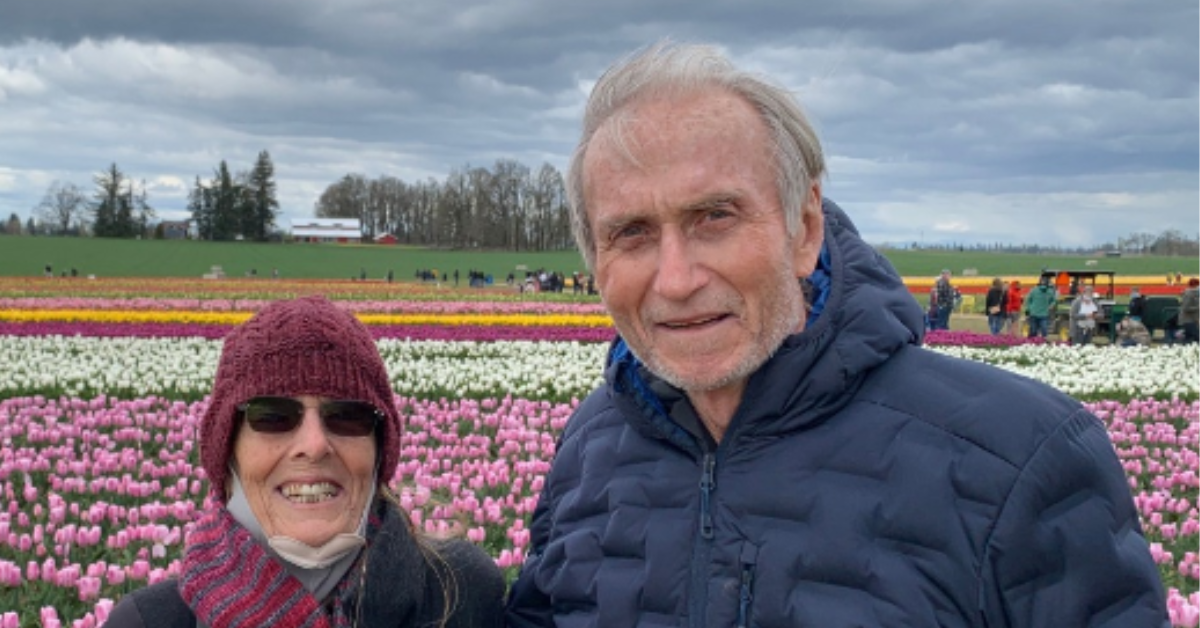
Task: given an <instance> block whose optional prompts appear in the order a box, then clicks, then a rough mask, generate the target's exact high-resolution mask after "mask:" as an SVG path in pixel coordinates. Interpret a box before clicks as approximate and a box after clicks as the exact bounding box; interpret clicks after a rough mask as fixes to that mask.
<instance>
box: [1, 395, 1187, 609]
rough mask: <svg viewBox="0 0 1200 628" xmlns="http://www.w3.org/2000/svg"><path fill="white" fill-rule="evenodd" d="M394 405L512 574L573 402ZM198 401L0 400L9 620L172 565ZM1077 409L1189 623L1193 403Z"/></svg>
mask: <svg viewBox="0 0 1200 628" xmlns="http://www.w3.org/2000/svg"><path fill="white" fill-rule="evenodd" d="M396 403H397V406H398V408H399V409H400V411H401V413H402V414H403V415H404V416H405V420H406V430H405V435H404V436H403V438H402V442H401V448H402V455H401V460H402V462H401V465H400V468H399V469H398V471H397V474H396V476H395V477H394V478H392V480H391V482H390V484H391V485H392V487H393V488H394V490H395V491H396V492H397V493H398V494H399V496H400V502H401V504H402V506H403V507H404V508H406V509H408V511H409V513H410V514H411V516H412V517H413V519H414V521H415V522H417V524H418V525H420V526H422V527H423V528H424V529H426V530H428V531H430V532H435V533H436V532H439V531H442V532H445V531H449V530H451V529H457V530H458V531H459V532H460V533H463V534H465V535H466V536H467V537H468V538H470V539H472V540H473V541H475V542H477V543H479V544H481V545H482V546H483V547H484V548H485V549H486V550H487V551H488V552H489V553H490V554H491V555H492V556H494V557H495V558H496V560H497V563H498V564H499V565H500V566H501V567H503V568H505V569H506V570H508V572H509V575H510V577H511V576H512V575H513V574H514V573H515V571H516V569H518V568H519V566H520V565H521V563H522V562H523V560H524V557H525V554H526V552H527V550H528V544H529V530H528V528H527V526H526V522H527V520H528V517H529V516H530V515H531V513H532V511H533V508H534V507H535V505H536V499H537V495H538V493H539V492H540V489H541V486H542V483H543V481H544V476H545V473H546V472H547V470H548V468H549V461H550V460H551V458H552V456H553V453H554V446H555V442H556V438H557V436H558V434H559V432H560V431H561V430H562V428H563V426H564V425H565V423H566V421H567V419H568V417H569V416H570V413H571V412H572V410H573V409H574V407H575V405H576V403H575V402H570V403H555V402H549V401H544V400H537V399H528V398H519V399H518V398H511V397H506V398H500V399H484V400H479V401H476V400H467V399H463V400H455V401H446V400H439V401H428V400H421V399H418V398H414V397H398V398H397V400H396ZM206 405H207V400H201V401H196V402H191V403H185V402H181V401H171V400H168V399H165V398H161V397H154V396H149V397H143V398H136V399H130V400H119V399H115V398H109V397H103V396H100V397H95V398H91V399H85V398H77V397H62V398H59V399H47V398H43V397H36V396H35V397H17V398H11V399H7V400H5V401H0V440H3V443H4V452H5V453H4V454H2V455H0V550H2V551H0V556H2V557H3V558H0V599H4V600H11V601H12V602H13V604H14V606H12V607H10V608H14V609H26V613H27V614H25V615H22V616H21V617H20V618H19V620H20V621H22V622H24V624H25V625H33V623H32V620H33V617H32V615H33V613H35V612H36V610H35V609H45V608H51V609H56V610H54V611H53V613H54V616H55V618H57V619H60V620H63V621H68V622H72V623H73V622H80V623H78V624H76V625H94V624H95V623H96V622H98V621H102V620H103V619H104V616H105V615H106V613H107V611H108V610H109V609H110V608H111V606H112V602H113V600H116V599H119V598H120V596H121V595H123V594H125V593H127V592H129V591H130V590H132V589H134V588H137V587H141V586H144V585H146V584H148V583H153V582H157V581H159V580H161V579H163V578H167V577H170V576H172V575H174V574H176V573H178V570H179V565H180V554H181V549H182V544H183V540H184V538H185V537H186V535H187V533H188V530H189V527H190V525H191V522H192V520H193V518H194V517H195V515H196V513H197V511H198V510H199V509H201V508H202V507H203V505H204V504H203V496H204V495H205V494H206V492H207V489H206V485H205V483H206V479H205V477H204V473H203V471H202V470H201V469H200V467H199V466H198V463H197V460H196V435H197V430H198V422H199V418H200V417H201V416H202V414H203V412H204V409H205V408H206ZM1088 406H1089V408H1090V409H1091V410H1092V411H1093V412H1095V413H1096V414H1097V416H1099V417H1100V418H1101V419H1102V420H1103V421H1104V422H1105V424H1106V425H1107V427H1108V430H1109V433H1110V435H1111V437H1112V439H1113V442H1114V446H1115V447H1116V450H1117V453H1118V456H1119V457H1120V459H1121V461H1122V463H1123V465H1124V467H1125V470H1126V472H1127V474H1128V475H1129V478H1130V485H1131V490H1132V491H1133V494H1134V500H1135V503H1136V504H1137V507H1138V509H1139V511H1140V514H1141V517H1142V521H1143V526H1144V529H1145V531H1146V534H1147V535H1148V537H1149V538H1150V539H1151V542H1152V553H1153V555H1154V558H1155V560H1156V562H1158V564H1159V565H1160V569H1161V573H1162V577H1163V581H1164V583H1165V585H1166V586H1167V588H1168V591H1169V596H1170V603H1171V605H1172V607H1173V609H1174V614H1173V621H1174V625H1178V626H1195V625H1196V617H1197V613H1198V612H1200V610H1198V609H1200V599H1198V598H1197V594H1196V589H1197V582H1198V581H1200V562H1198V560H1197V552H1196V546H1197V542H1198V539H1200V532H1198V531H1200V520H1198V513H1197V506H1196V503H1195V502H1194V500H1195V493H1196V490H1197V486H1198V484H1197V477H1198V476H1197V455H1196V452H1195V449H1196V446H1197V444H1198V440H1200V433H1198V425H1200V402H1197V401H1192V402H1182V401H1156V400H1149V399H1139V400H1134V401H1131V402H1128V403H1121V402H1116V401H1099V402H1092V403H1089V404H1088ZM2 610H7V609H2ZM43 612H45V611H43ZM39 617H41V616H39ZM89 619H90V621H91V623H90V624H89V623H88V622H89ZM43 625H46V623H45V622H44V621H43Z"/></svg>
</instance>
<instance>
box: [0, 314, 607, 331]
mask: <svg viewBox="0 0 1200 628" xmlns="http://www.w3.org/2000/svg"><path fill="white" fill-rule="evenodd" d="M253 315H254V313H253V312H198V311H143V310H108V311H100V310H0V322H10V323H44V322H80V323H133V324H140V323H183V324H186V325H240V324H241V323H244V322H246V321H247V320H249V319H250V317H251V316H253ZM358 319H359V320H361V321H362V322H363V323H365V324H367V325H448V326H456V325H507V326H538V327H554V326H570V327H612V319H611V318H610V317H609V316H608V315H607V314H472V313H465V314H435V313H428V314H358Z"/></svg>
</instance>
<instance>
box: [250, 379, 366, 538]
mask: <svg viewBox="0 0 1200 628" xmlns="http://www.w3.org/2000/svg"><path fill="white" fill-rule="evenodd" d="M296 399H297V400H298V401H300V402H301V403H303V404H304V418H303V419H302V420H301V422H300V425H299V426H297V427H296V429H294V430H291V431H290V432H284V433H280V434H271V433H263V432H256V431H255V430H254V429H252V428H251V427H250V426H249V425H248V424H247V422H246V421H242V422H241V426H240V427H239V428H238V433H237V435H236V439H235V440H234V445H233V459H234V465H235V468H236V469H237V473H238V478H239V479H240V480H241V482H242V488H243V489H244V490H245V493H246V500H247V501H248V502H249V504H250V510H251V511H252V512H253V513H254V517H255V518H256V519H258V523H259V525H261V526H262V528H263V531H264V532H265V533H266V535H267V536H268V537H271V536H288V537H291V538H293V539H296V540H298V541H302V542H304V543H307V544H308V545H311V546H319V545H322V544H324V543H325V542H326V541H328V540H330V539H332V538H333V537H334V536H335V535H337V534H339V533H342V532H353V531H354V530H355V529H357V527H358V524H359V521H360V519H361V517H362V513H363V509H364V508H365V507H366V501H367V498H368V495H370V493H371V483H372V482H373V481H375V478H374V469H375V457H376V454H377V452H376V450H375V449H376V448H375V436H374V435H373V434H372V435H367V436H338V435H335V434H331V433H329V432H328V431H327V430H326V429H325V425H324V423H323V422H322V420H321V417H320V416H319V415H318V414H317V407H318V405H319V404H320V402H321V399H320V398H318V397H312V396H299V397H296Z"/></svg>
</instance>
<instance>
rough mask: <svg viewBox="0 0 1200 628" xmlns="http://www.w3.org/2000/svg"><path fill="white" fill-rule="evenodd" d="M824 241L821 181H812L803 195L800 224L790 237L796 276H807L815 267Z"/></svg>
mask: <svg viewBox="0 0 1200 628" xmlns="http://www.w3.org/2000/svg"><path fill="white" fill-rule="evenodd" d="M824 241H825V214H824V213H823V212H822V211H821V182H820V181H813V182H812V184H811V185H809V187H808V193H807V194H805V195H804V204H803V205H802V206H801V209H800V225H799V228H798V229H797V230H796V235H795V236H793V238H792V264H793V267H794V268H795V269H796V275H797V276H798V277H808V276H809V275H811V274H812V273H813V270H815V269H816V267H817V258H818V257H819V256H820V255H821V243H823V242H824Z"/></svg>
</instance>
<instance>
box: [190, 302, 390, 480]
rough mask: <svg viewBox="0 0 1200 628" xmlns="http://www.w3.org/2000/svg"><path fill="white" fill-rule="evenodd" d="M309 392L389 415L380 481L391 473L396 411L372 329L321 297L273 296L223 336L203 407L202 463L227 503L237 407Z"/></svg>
mask: <svg viewBox="0 0 1200 628" xmlns="http://www.w3.org/2000/svg"><path fill="white" fill-rule="evenodd" d="M264 395H270V396H280V397H296V396H299V395H314V396H318V397H327V398H331V399H357V400H361V401H367V402H369V403H371V404H372V405H374V406H375V407H376V408H379V409H380V410H382V411H383V412H384V413H385V414H386V417H387V418H386V419H385V420H384V421H383V424H382V425H381V426H380V427H379V440H378V442H379V451H378V452H377V454H376V455H377V456H379V459H380V466H379V481H380V482H387V481H388V480H389V479H390V478H391V477H392V476H393V475H394V474H395V472H396V465H397V464H398V463H399V454H400V415H399V413H398V412H397V411H396V404H395V400H394V397H393V392H392V388H391V383H390V381H389V380H388V375H387V369H386V368H385V367H384V365H383V359H382V358H380V356H379V350H378V349H377V348H376V346H375V341H374V339H373V338H372V337H371V333H370V332H369V331H367V328H366V326H364V325H363V324H362V323H361V322H359V320H358V319H357V318H355V317H354V315H353V314H351V313H350V312H347V311H345V310H342V309H340V308H338V307H337V306H335V305H334V304H333V303H331V302H329V301H328V300H327V299H325V298H324V297H320V296H312V297H303V298H299V299H295V300H290V301H278V302H275V303H272V304H270V305H268V306H267V307H265V308H263V309H262V311H260V312H259V313H258V314H255V315H254V317H252V318H251V319H250V320H248V321H246V322H245V323H244V324H243V325H241V326H239V327H237V328H236V329H234V330H233V331H232V332H230V334H229V335H228V336H226V337H225V345H224V348H223V349H222V351H221V361H220V363H219V364H218V366H217V376H216V381H215V382H214V384H213V390H212V395H211V397H210V402H209V406H208V410H207V411H206V412H205V413H204V418H203V419H202V421H201V424H200V464H201V465H202V466H203V467H204V471H205V473H207V474H208V478H209V484H210V490H212V491H213V492H214V493H215V494H216V495H217V497H218V498H219V499H220V500H221V501H224V500H225V499H226V498H228V495H227V494H226V491H225V484H226V481H227V479H228V476H229V457H230V455H231V453H232V451H233V439H234V436H235V434H234V430H235V429H236V427H237V426H236V425H235V424H234V415H235V413H236V408H237V406H238V404H241V403H242V402H245V401H247V400H248V399H251V398H252V397H258V396H264Z"/></svg>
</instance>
